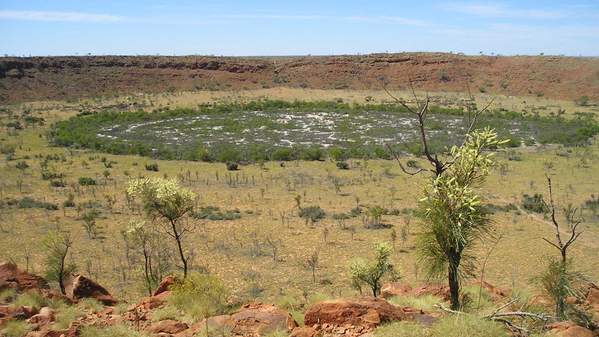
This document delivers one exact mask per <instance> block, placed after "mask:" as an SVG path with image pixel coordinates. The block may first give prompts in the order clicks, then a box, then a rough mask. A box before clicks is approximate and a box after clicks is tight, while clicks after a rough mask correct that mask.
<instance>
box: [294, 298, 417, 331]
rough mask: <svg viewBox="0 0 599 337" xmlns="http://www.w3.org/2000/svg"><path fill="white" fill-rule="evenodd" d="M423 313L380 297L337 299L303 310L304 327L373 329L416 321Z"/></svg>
mask: <svg viewBox="0 0 599 337" xmlns="http://www.w3.org/2000/svg"><path fill="white" fill-rule="evenodd" d="M422 315H424V313H423V312H422V311H417V310H413V309H410V308H401V307H398V306H394V305H392V304H390V303H389V302H387V301H385V300H384V299H381V298H374V297H362V298H359V299H339V300H332V301H324V302H320V303H316V304H314V305H312V306H311V307H310V308H308V310H307V311H306V314H305V316H304V323H305V324H306V326H314V325H320V326H323V325H329V326H359V327H364V328H367V329H372V328H375V327H377V326H378V325H380V324H382V323H385V322H390V321H403V320H415V319H416V316H422Z"/></svg>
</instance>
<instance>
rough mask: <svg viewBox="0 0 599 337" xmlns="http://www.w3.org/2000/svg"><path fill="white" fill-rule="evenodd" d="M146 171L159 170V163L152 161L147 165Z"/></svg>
mask: <svg viewBox="0 0 599 337" xmlns="http://www.w3.org/2000/svg"><path fill="white" fill-rule="evenodd" d="M145 168H146V171H153V172H158V170H159V169H158V164H156V163H150V164H146V165H145Z"/></svg>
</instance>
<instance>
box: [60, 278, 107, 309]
mask: <svg viewBox="0 0 599 337" xmlns="http://www.w3.org/2000/svg"><path fill="white" fill-rule="evenodd" d="M65 290H66V294H67V297H68V298H70V299H72V300H78V299H82V298H93V299H95V300H97V301H99V302H102V303H103V304H104V305H115V304H116V300H115V299H114V298H113V297H112V295H110V293H109V292H108V290H106V289H105V288H104V287H102V286H101V285H99V284H98V283H96V282H95V281H93V280H91V279H89V278H87V277H85V276H83V275H74V276H73V278H72V280H70V281H69V282H66V283H65Z"/></svg>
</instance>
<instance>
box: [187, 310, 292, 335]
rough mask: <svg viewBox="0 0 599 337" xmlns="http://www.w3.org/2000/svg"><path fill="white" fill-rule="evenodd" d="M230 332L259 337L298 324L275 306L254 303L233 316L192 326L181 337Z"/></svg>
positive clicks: (223, 316) (213, 318)
mask: <svg viewBox="0 0 599 337" xmlns="http://www.w3.org/2000/svg"><path fill="white" fill-rule="evenodd" d="M206 324H208V328H210V329H214V330H224V331H229V332H230V333H231V335H233V336H245V337H257V336H263V335H265V334H268V333H270V332H273V331H277V330H285V331H292V330H293V329H295V328H297V323H296V322H295V320H293V318H292V317H291V315H289V313H288V312H287V311H285V310H283V309H279V308H277V307H276V306H274V305H269V304H262V303H252V304H247V305H245V306H243V307H242V308H241V309H239V310H238V311H237V312H235V313H234V314H231V315H220V316H214V317H210V318H208V319H207V320H204V321H202V322H200V323H198V324H195V325H194V326H192V327H191V328H190V329H189V331H185V332H184V333H183V334H182V335H181V336H193V334H195V333H196V332H198V331H201V330H203V329H205V328H206Z"/></svg>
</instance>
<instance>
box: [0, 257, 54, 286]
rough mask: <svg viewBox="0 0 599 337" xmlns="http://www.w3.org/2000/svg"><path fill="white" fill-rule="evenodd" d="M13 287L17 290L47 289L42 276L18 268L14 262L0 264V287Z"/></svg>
mask: <svg viewBox="0 0 599 337" xmlns="http://www.w3.org/2000/svg"><path fill="white" fill-rule="evenodd" d="M4 288H13V289H15V290H17V291H23V290H29V289H49V288H50V287H49V286H48V282H46V280H44V278H42V277H40V276H37V275H33V274H29V273H27V272H24V271H22V270H20V269H19V268H18V267H17V265H16V264H14V263H10V262H5V263H2V264H0V289H4Z"/></svg>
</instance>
